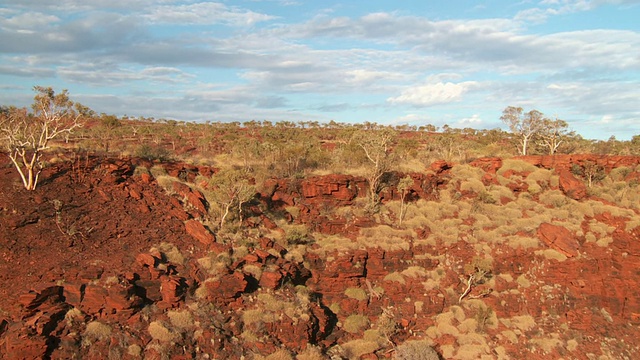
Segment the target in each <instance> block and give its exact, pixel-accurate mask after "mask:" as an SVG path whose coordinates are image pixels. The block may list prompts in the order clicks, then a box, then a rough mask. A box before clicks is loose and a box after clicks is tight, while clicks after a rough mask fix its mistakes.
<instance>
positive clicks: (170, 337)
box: [148, 321, 178, 343]
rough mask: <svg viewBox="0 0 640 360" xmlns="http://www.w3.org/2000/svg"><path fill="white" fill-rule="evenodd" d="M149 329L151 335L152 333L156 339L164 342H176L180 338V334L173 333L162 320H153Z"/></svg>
mask: <svg viewBox="0 0 640 360" xmlns="http://www.w3.org/2000/svg"><path fill="white" fill-rule="evenodd" d="M148 331H149V335H151V337H152V338H153V339H154V340H158V341H159V342H162V343H165V342H174V341H176V340H177V339H178V335H177V334H174V333H172V332H171V331H170V330H169V329H167V328H166V327H165V326H164V325H163V324H162V322H160V321H152V322H151V323H150V324H149V328H148Z"/></svg>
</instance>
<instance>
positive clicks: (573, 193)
mask: <svg viewBox="0 0 640 360" xmlns="http://www.w3.org/2000/svg"><path fill="white" fill-rule="evenodd" d="M557 173H558V175H559V185H560V190H562V192H563V193H564V194H565V195H566V196H568V197H570V198H572V199H574V200H581V199H584V198H585V197H586V196H587V187H586V186H585V185H584V183H583V182H582V181H580V180H578V179H576V177H575V176H573V174H571V172H570V171H569V170H563V169H561V170H558V171H557Z"/></svg>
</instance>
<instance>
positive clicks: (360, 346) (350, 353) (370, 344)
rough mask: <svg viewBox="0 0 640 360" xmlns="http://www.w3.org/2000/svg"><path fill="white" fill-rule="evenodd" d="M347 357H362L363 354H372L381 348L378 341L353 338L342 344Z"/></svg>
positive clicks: (344, 354)
mask: <svg viewBox="0 0 640 360" xmlns="http://www.w3.org/2000/svg"><path fill="white" fill-rule="evenodd" d="M340 347H341V348H342V351H343V353H342V355H343V356H344V357H343V358H345V359H360V358H361V357H362V356H363V355H367V354H372V353H373V352H375V351H376V350H378V349H379V348H380V345H379V344H378V343H377V342H376V341H367V340H363V339H357V340H351V341H348V342H346V343H344V344H342V345H341V346H340Z"/></svg>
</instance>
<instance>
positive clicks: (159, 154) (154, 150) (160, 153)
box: [135, 144, 171, 161]
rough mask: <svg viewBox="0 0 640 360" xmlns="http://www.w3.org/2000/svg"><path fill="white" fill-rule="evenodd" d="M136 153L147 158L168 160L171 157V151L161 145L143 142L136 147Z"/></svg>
mask: <svg viewBox="0 0 640 360" xmlns="http://www.w3.org/2000/svg"><path fill="white" fill-rule="evenodd" d="M135 155H136V156H137V157H139V158H142V159H146V160H158V161H167V160H170V159H171V156H170V154H169V152H168V151H167V150H166V149H164V148H161V147H157V146H151V145H149V144H142V145H140V146H138V148H137V149H136V152H135Z"/></svg>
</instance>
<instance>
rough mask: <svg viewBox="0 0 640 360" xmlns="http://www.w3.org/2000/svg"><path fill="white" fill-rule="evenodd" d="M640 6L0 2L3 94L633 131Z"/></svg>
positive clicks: (216, 111)
mask: <svg viewBox="0 0 640 360" xmlns="http://www.w3.org/2000/svg"><path fill="white" fill-rule="evenodd" d="M638 19H640V0H529V1H526V0H525V1H517V0H516V1H511V0H490V1H464V0H449V1H425V0H406V1H402V0H394V1H381V0H367V1H364V0H363V1H335V0H322V1H302V0H233V1H232V0H228V1H198V0H92V1H86V0H56V1H51V0H12V1H10V0H0V104H3V105H16V106H28V105H29V104H31V102H32V100H33V96H34V94H35V93H34V92H33V86H35V85H39V86H52V87H53V88H54V89H56V90H57V91H61V90H62V89H68V91H69V94H70V95H71V98H72V100H74V101H78V102H80V103H82V104H84V105H86V106H89V107H90V108H91V109H93V110H94V111H96V112H97V113H106V114H115V115H118V116H124V115H128V116H131V117H139V116H143V117H147V118H148V117H153V118H155V119H176V120H185V121H239V122H245V121H251V120H258V121H262V120H269V121H272V122H277V121H319V122H328V121H331V120H334V121H337V122H345V123H357V122H364V121H369V122H375V123H379V124H385V125H387V124H388V125H399V124H408V125H417V126H420V125H426V124H432V125H435V126H438V127H442V126H443V125H445V124H446V125H448V126H450V127H455V128H475V129H494V128H498V127H499V128H503V129H506V126H505V125H504V124H502V123H501V122H500V115H501V114H502V111H503V110H504V109H505V108H506V107H507V106H519V107H522V108H523V109H524V110H525V112H526V111H529V110H534V109H535V110H538V111H540V112H542V113H544V114H545V115H546V116H548V117H550V118H559V119H563V120H565V121H567V122H568V123H569V126H570V129H571V130H574V131H576V132H577V133H578V134H580V135H582V136H583V137H585V138H588V139H603V140H606V139H608V138H609V137H610V136H615V137H616V138H617V139H619V140H629V139H630V138H631V137H632V136H633V135H637V134H640V21H639V20H638Z"/></svg>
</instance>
